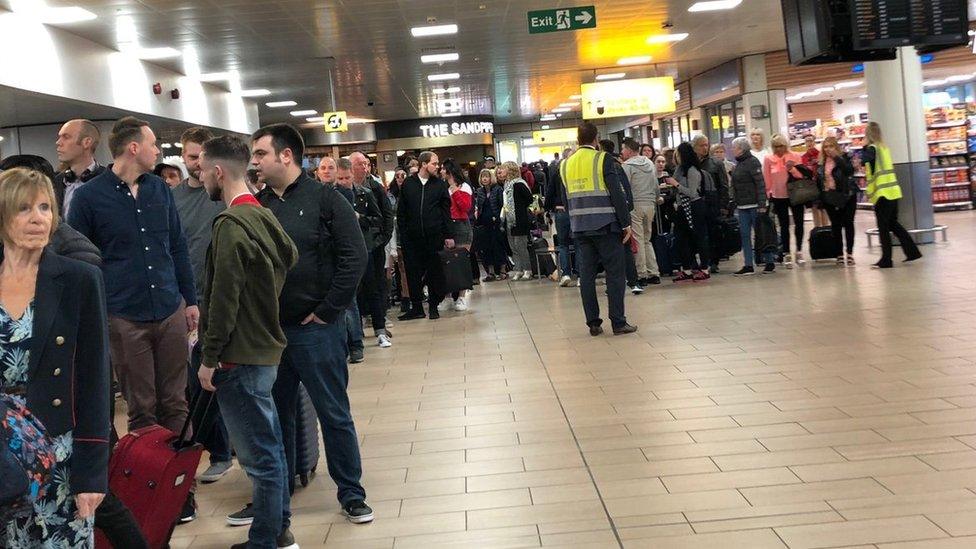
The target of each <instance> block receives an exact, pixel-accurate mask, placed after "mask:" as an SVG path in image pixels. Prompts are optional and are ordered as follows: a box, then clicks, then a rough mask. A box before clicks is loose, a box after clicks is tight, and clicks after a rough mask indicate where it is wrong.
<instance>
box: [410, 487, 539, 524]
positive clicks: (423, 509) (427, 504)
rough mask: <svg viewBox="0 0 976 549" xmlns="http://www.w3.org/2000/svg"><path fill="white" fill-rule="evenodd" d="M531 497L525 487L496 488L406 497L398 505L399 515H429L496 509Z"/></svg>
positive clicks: (524, 502) (510, 505) (517, 503)
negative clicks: (465, 492)
mask: <svg viewBox="0 0 976 549" xmlns="http://www.w3.org/2000/svg"><path fill="white" fill-rule="evenodd" d="M531 503H532V498H531V497H529V491H528V489H526V488H521V489H517V490H497V491H493V492H477V493H468V494H453V495H447V496H430V497H419V498H406V499H404V500H403V502H402V504H401V506H400V516H401V517H408V516H416V515H431V514H435V513H450V512H454V511H472V510H476V509H496V508H499V507H518V506H522V505H529V504H531Z"/></svg>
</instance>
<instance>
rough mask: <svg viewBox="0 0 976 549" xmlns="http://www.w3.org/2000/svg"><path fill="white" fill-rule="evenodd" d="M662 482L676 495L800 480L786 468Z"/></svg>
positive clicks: (680, 477) (673, 477)
mask: <svg viewBox="0 0 976 549" xmlns="http://www.w3.org/2000/svg"><path fill="white" fill-rule="evenodd" d="M661 482H663V483H664V486H665V487H666V488H667V489H668V492H670V493H672V494H674V493H681V492H704V491H708V490H722V489H726V488H746V487H750V486H775V485H779V484H798V483H800V479H799V478H797V476H796V475H794V474H793V473H792V472H791V471H790V470H789V469H787V468H786V467H775V468H770V469H751V470H745V471H733V472H723V473H705V474H700V475H678V476H665V477H662V478H661Z"/></svg>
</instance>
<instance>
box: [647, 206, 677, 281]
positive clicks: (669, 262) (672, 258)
mask: <svg viewBox="0 0 976 549" xmlns="http://www.w3.org/2000/svg"><path fill="white" fill-rule="evenodd" d="M662 210H663V208H661V207H660V206H659V207H658V209H657V215H655V216H654V219H655V223H656V228H657V230H656V231H655V234H654V236H653V237H652V238H651V245H652V246H654V255H655V257H657V267H658V270H659V271H661V276H671V275H673V274H674V272H675V271H678V270H681V258H680V257H678V245H677V238H676V237H675V234H674V227H673V226H672V227H669V230H668V232H664V220H663V219H662V218H661V216H662V215H663V212H662Z"/></svg>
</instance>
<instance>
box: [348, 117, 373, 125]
mask: <svg viewBox="0 0 976 549" xmlns="http://www.w3.org/2000/svg"><path fill="white" fill-rule="evenodd" d="M373 122H376V121H375V120H372V119H370V118H350V119H348V120H346V124H372V123H373Z"/></svg>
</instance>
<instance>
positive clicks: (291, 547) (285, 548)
mask: <svg viewBox="0 0 976 549" xmlns="http://www.w3.org/2000/svg"><path fill="white" fill-rule="evenodd" d="M275 545H277V546H278V549H298V544H297V543H295V536H293V535H292V533H291V530H289V529H288V528H285V531H284V532H282V533H281V534H278V539H277V540H276V543H275Z"/></svg>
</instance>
